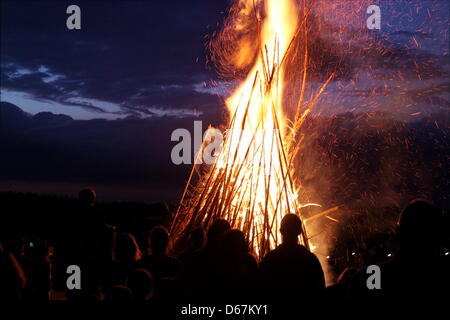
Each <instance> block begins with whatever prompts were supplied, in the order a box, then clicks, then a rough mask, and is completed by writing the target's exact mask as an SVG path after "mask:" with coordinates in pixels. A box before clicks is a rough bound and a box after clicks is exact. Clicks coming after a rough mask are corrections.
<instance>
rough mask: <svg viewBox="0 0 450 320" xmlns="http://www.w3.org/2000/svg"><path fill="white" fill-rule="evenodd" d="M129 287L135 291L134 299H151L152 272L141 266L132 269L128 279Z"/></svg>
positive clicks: (138, 300)
mask: <svg viewBox="0 0 450 320" xmlns="http://www.w3.org/2000/svg"><path fill="white" fill-rule="evenodd" d="M126 284H127V287H128V288H130V290H131V292H132V293H133V301H135V302H143V301H146V300H149V299H150V298H151V295H152V290H153V278H152V275H151V274H150V272H148V271H147V270H146V269H143V268H140V269H136V270H134V271H132V272H131V273H130V275H129V276H128V278H127V281H126Z"/></svg>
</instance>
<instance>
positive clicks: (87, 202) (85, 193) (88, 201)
mask: <svg viewBox="0 0 450 320" xmlns="http://www.w3.org/2000/svg"><path fill="white" fill-rule="evenodd" d="M96 198H97V194H96V193H95V190H93V189H83V190H81V191H80V193H79V194H78V201H79V202H80V204H81V205H82V206H85V207H91V206H93V205H94V203H95V199H96Z"/></svg>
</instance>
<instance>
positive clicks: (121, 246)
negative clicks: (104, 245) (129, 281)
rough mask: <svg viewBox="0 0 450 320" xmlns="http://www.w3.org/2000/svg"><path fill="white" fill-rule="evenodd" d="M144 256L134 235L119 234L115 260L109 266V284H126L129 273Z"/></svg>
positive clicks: (115, 248)
mask: <svg viewBox="0 0 450 320" xmlns="http://www.w3.org/2000/svg"><path fill="white" fill-rule="evenodd" d="M141 257H142V254H141V250H140V249H139V246H138V244H137V242H136V239H135V238H134V236H133V235H132V234H130V233H122V234H119V235H118V236H117V239H116V244H115V246H114V261H112V263H111V267H110V268H109V273H110V275H109V281H108V282H109V283H108V284H109V285H111V286H114V285H124V284H125V281H126V278H127V276H128V275H129V273H130V272H131V271H132V270H133V269H134V268H136V266H137V261H138V260H140V259H141Z"/></svg>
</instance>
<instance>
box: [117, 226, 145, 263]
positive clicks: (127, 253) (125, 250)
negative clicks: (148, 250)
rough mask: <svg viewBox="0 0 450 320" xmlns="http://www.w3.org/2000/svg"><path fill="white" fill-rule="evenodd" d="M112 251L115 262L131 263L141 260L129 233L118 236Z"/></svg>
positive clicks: (136, 245) (135, 243) (137, 247)
mask: <svg viewBox="0 0 450 320" xmlns="http://www.w3.org/2000/svg"><path fill="white" fill-rule="evenodd" d="M114 249H115V250H114V253H115V259H116V260H117V261H122V262H132V261H137V260H139V259H140V258H141V251H140V250H139V246H138V244H137V242H136V239H135V238H134V237H133V235H132V234H130V233H122V234H120V235H118V237H117V240H116V244H115V248H114Z"/></svg>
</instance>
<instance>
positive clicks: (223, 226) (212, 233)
mask: <svg viewBox="0 0 450 320" xmlns="http://www.w3.org/2000/svg"><path fill="white" fill-rule="evenodd" d="M230 229H231V226H230V223H229V222H228V221H227V220H224V219H218V220H215V221H214V222H213V223H212V224H211V226H210V227H209V229H208V234H207V244H208V246H213V247H214V246H217V245H218V243H219V241H220V237H221V236H222V235H223V234H224V233H225V232H226V231H228V230H230Z"/></svg>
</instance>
